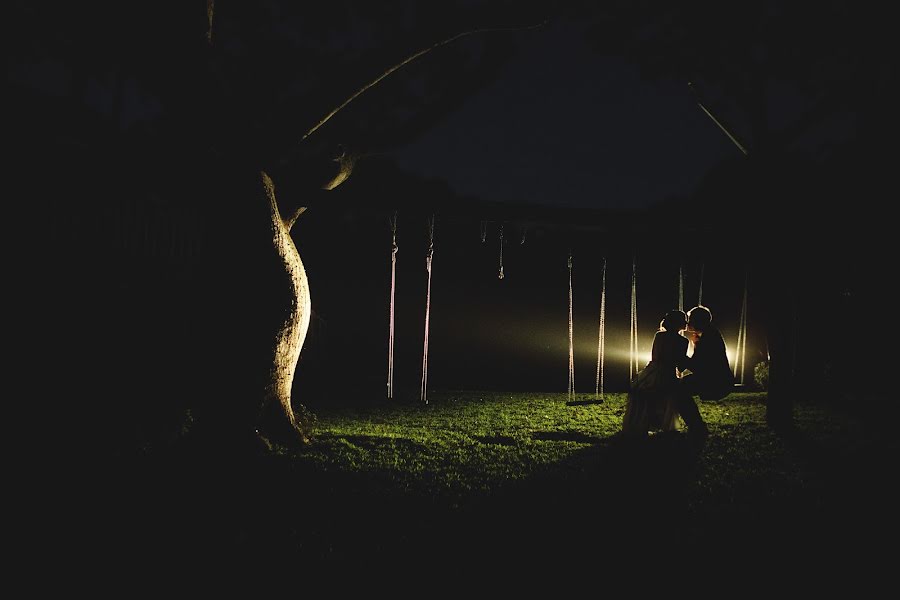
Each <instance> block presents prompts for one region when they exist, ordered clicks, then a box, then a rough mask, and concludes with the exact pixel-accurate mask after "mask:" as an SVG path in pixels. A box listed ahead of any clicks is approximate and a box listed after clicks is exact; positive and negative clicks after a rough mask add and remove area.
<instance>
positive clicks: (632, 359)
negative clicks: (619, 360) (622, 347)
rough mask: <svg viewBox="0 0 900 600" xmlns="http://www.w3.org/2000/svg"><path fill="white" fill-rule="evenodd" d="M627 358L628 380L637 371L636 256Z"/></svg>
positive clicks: (632, 280)
mask: <svg viewBox="0 0 900 600" xmlns="http://www.w3.org/2000/svg"><path fill="white" fill-rule="evenodd" d="M628 350H629V359H628V380H629V381H631V380H632V379H633V378H634V376H635V374H636V373H637V372H638V332H637V256H633V257H632V259H631V333H630V344H629V349H628Z"/></svg>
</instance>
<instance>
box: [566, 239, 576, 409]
mask: <svg viewBox="0 0 900 600" xmlns="http://www.w3.org/2000/svg"><path fill="white" fill-rule="evenodd" d="M573 332H574V328H573V321H572V252H571V251H569V389H568V396H569V401H572V400H574V399H575V347H574V343H573V342H574V340H573V335H572V334H573Z"/></svg>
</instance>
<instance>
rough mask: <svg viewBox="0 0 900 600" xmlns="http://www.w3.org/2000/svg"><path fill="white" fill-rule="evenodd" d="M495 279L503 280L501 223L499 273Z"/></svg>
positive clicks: (501, 227) (501, 233) (501, 228)
mask: <svg viewBox="0 0 900 600" xmlns="http://www.w3.org/2000/svg"><path fill="white" fill-rule="evenodd" d="M497 277H498V278H500V279H503V223H500V271H499V272H498V273H497Z"/></svg>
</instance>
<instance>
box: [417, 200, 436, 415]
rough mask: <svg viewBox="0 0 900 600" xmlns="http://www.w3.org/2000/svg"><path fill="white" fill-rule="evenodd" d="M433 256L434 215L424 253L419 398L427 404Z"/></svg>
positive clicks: (429, 224)
mask: <svg viewBox="0 0 900 600" xmlns="http://www.w3.org/2000/svg"><path fill="white" fill-rule="evenodd" d="M433 256H434V215H431V218H430V219H429V220H428V251H427V253H426V254H425V270H426V271H427V272H428V285H427V287H426V290H425V344H424V348H423V350H422V387H421V390H420V398H421V399H422V402H424V403H425V404H428V328H429V324H430V318H431V259H432V258H433Z"/></svg>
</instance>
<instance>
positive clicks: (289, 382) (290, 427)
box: [262, 173, 312, 441]
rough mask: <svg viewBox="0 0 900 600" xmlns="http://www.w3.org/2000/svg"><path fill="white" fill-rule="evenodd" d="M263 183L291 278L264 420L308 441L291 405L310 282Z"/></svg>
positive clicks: (270, 188) (272, 429)
mask: <svg viewBox="0 0 900 600" xmlns="http://www.w3.org/2000/svg"><path fill="white" fill-rule="evenodd" d="M262 183H263V186H264V187H265V191H266V199H267V200H268V202H269V219H270V222H271V234H272V244H273V246H274V248H275V252H276V254H277V255H278V258H279V259H280V261H281V265H282V267H283V269H284V272H285V273H286V274H287V276H288V279H289V282H290V295H291V298H290V304H289V306H288V308H287V310H286V312H285V315H284V321H283V322H282V323H281V325H280V327H278V329H277V330H276V331H275V332H274V339H273V347H272V368H271V371H270V373H269V378H268V384H267V386H266V391H265V398H264V401H263V410H264V411H266V415H265V417H264V419H265V421H266V424H267V428H268V429H269V431H268V432H269V433H272V434H276V435H279V434H280V435H281V436H283V435H284V434H285V433H287V434H289V435H290V434H291V433H293V434H296V435H297V436H299V439H300V440H302V441H306V440H307V438H306V435H305V433H304V431H303V426H304V423H302V422H300V421H298V419H297V416H296V414H295V412H294V409H293V407H292V405H291V389H292V387H293V383H294V373H295V372H296V369H297V361H298V360H299V359H300V350H301V349H302V348H303V341H304V340H305V339H306V333H307V331H308V330H309V318H310V314H311V310H312V309H311V303H310V296H309V282H308V280H307V278H306V270H305V269H304V268H303V262H302V261H301V260H300V254H299V253H298V252H297V247H296V246H295V245H294V241H293V240H292V239H291V235H290V225H292V224H293V219H292V220H291V221H285V220H284V219H283V218H282V216H281V213H280V212H279V210H278V202H277V201H276V199H275V186H274V184H273V183H272V180H271V179H270V178H269V176H268V175H266V174H265V173H262ZM282 419H283V420H282ZM279 421H281V422H280V423H279Z"/></svg>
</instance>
